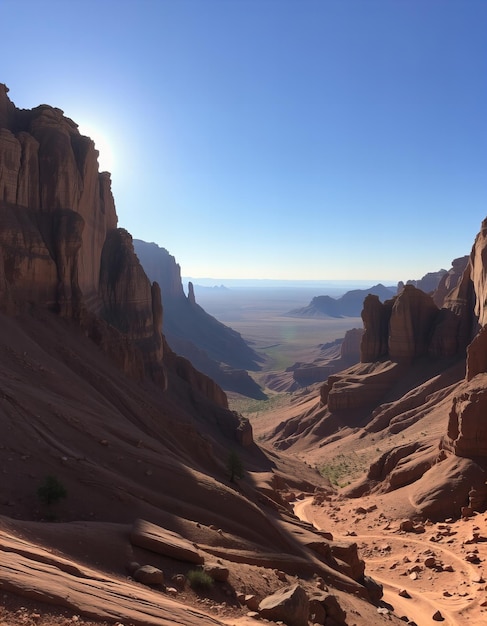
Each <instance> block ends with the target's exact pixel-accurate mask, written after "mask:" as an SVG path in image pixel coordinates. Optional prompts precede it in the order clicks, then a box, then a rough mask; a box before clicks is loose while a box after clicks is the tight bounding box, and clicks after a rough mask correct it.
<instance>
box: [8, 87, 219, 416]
mask: <svg viewBox="0 0 487 626" xmlns="http://www.w3.org/2000/svg"><path fill="white" fill-rule="evenodd" d="M7 91H8V90H7V88H6V87H5V86H4V85H1V86H0V121H1V128H0V219H1V229H0V297H1V307H2V310H3V311H5V312H8V313H16V312H21V311H23V310H25V309H26V307H27V306H33V305H34V306H40V307H45V308H47V309H49V310H52V311H55V312H57V313H59V314H60V315H62V316H63V317H65V318H67V319H73V320H76V321H77V322H78V323H79V324H80V325H81V327H82V328H84V329H85V332H86V333H87V334H88V335H89V336H90V337H91V338H92V339H93V340H94V341H95V342H97V343H98V345H100V346H101V347H102V348H103V349H104V350H105V351H106V352H107V353H109V354H110V355H111V356H112V358H114V359H115V360H116V361H117V362H118V364H119V365H120V366H121V367H122V368H123V370H124V371H125V372H126V373H128V374H130V375H132V376H134V377H136V378H138V379H141V378H142V377H143V376H148V377H149V378H152V380H154V381H155V382H157V384H159V385H161V387H162V388H164V387H165V385H166V375H165V365H164V360H163V359H164V338H163V335H162V319H163V315H162V307H161V293H160V289H159V286H158V285H157V283H155V282H154V283H153V284H152V285H151V283H150V282H149V280H148V278H147V276H146V274H145V272H144V270H143V268H142V266H141V265H140V263H139V260H138V259H137V256H136V255H135V254H134V249H133V243H132V237H131V236H130V235H129V233H127V232H126V231H125V230H123V229H119V228H117V214H116V210H115V203H114V200H113V196H112V193H111V189H110V175H109V174H108V173H106V172H102V173H99V172H98V152H97V150H96V149H95V145H94V143H93V141H92V140H91V139H89V138H88V137H85V136H83V135H81V134H80V133H79V131H78V128H77V125H76V124H75V123H74V122H73V121H72V120H70V119H69V118H67V117H65V116H64V114H63V111H61V110H60V109H57V108H54V107H50V106H47V105H41V106H38V107H36V108H35V109H32V110H19V109H17V108H16V107H15V106H14V105H13V103H12V102H11V101H10V100H9V98H8V96H7ZM179 283H180V281H179ZM179 283H178V281H177V280H175V283H174V284H172V285H170V284H169V285H167V284H165V285H164V288H165V289H167V291H168V292H169V293H170V292H171V290H175V291H177V289H178V287H179V288H180V289H181V291H182V288H181V287H180V284H179ZM173 360H174V359H173ZM187 369H188V368H187V367H185V368H182V367H181V366H180V370H184V371H186V372H187ZM187 378H192V379H193V380H196V379H197V378H198V377H197V376H196V375H192V376H187ZM199 380H200V384H198V385H196V386H197V387H199V389H200V390H201V391H203V390H206V392H210V393H213V394H214V395H213V399H214V400H217V401H218V402H220V403H221V404H223V406H226V399H225V396H224V394H223V393H222V392H221V390H220V391H219V390H218V389H217V388H216V386H215V385H214V383H211V384H210V382H209V380H207V381H206V382H204V381H205V377H204V376H202V377H201V378H200V379H199ZM210 390H211V391H210Z"/></svg>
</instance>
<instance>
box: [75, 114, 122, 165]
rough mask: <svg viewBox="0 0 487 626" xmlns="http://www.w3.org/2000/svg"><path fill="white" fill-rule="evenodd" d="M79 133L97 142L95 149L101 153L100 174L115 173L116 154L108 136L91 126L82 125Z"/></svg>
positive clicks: (99, 155) (99, 158) (99, 159)
mask: <svg viewBox="0 0 487 626" xmlns="http://www.w3.org/2000/svg"><path fill="white" fill-rule="evenodd" d="M79 132H80V133H81V134H82V135H86V136H87V137H90V138H91V139H93V141H94V142H95V148H96V149H97V150H98V153H99V154H98V164H99V166H100V172H110V173H113V170H114V167H115V153H114V150H113V146H112V143H111V142H110V141H109V139H108V138H107V136H106V135H104V134H103V132H101V131H100V130H99V129H98V128H96V127H95V126H93V125H91V124H80V125H79Z"/></svg>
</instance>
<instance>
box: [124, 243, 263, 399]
mask: <svg viewBox="0 0 487 626" xmlns="http://www.w3.org/2000/svg"><path fill="white" fill-rule="evenodd" d="M134 247H135V252H136V254H137V256H138V258H139V259H140V262H141V264H142V267H143V268H144V270H145V272H146V274H147V276H148V277H149V278H150V280H152V281H155V282H157V283H158V284H159V285H160V287H161V290H162V293H163V294H164V302H163V304H164V318H163V322H162V329H163V332H164V335H165V337H166V339H167V341H168V343H169V345H170V346H171V347H172V349H173V350H174V351H175V352H177V353H178V354H180V355H182V356H184V357H185V358H187V359H189V360H190V361H191V363H192V364H193V365H194V366H195V367H196V368H197V369H198V370H199V371H201V372H203V373H204V374H206V375H208V376H210V377H211V378H212V379H213V380H215V381H216V382H217V383H218V384H219V385H221V386H222V387H223V389H225V390H226V391H235V392H237V393H240V394H242V395H246V396H250V397H253V398H263V397H265V396H264V394H263V392H262V391H261V389H260V387H259V386H258V385H257V383H256V382H255V381H254V380H253V379H252V378H251V377H250V376H249V374H248V373H247V370H258V369H259V362H260V357H259V355H258V354H257V353H256V352H254V350H252V349H251V348H250V347H249V346H248V345H247V343H246V342H245V341H244V340H243V339H242V336H241V335H240V334H239V333H237V332H236V331H235V330H233V329H232V328H229V327H228V326H225V325H224V324H222V323H221V322H219V321H218V320H216V319H215V318H214V317H213V316H211V315H209V314H208V313H207V312H206V311H205V310H204V309H203V308H202V307H200V306H199V305H198V304H197V302H196V298H195V295H194V289H193V285H192V283H189V290H188V295H187V296H186V294H185V293H184V290H183V284H182V281H181V270H180V267H179V265H178V264H177V263H176V259H175V258H174V257H173V256H171V255H170V254H169V252H168V251H167V250H165V249H164V248H160V247H159V246H158V245H156V244H155V243H147V242H145V241H141V240H140V239H135V240H134Z"/></svg>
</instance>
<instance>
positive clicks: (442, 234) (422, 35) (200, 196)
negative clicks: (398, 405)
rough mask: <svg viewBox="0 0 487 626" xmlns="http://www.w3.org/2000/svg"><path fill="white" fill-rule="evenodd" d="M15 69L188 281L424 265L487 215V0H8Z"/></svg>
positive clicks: (435, 262)
mask: <svg viewBox="0 0 487 626" xmlns="http://www.w3.org/2000/svg"><path fill="white" fill-rule="evenodd" d="M0 23H2V37H1V38H0V58H1V60H2V61H1V65H0V67H1V70H2V71H1V72H0V82H4V83H6V84H7V86H8V87H9V88H10V93H9V96H10V97H11V99H12V101H13V102H15V104H16V105H17V106H18V107H20V108H31V107H34V106H37V105H38V104H41V103H47V104H51V105H53V106H57V107H59V108H61V109H63V110H64V112H65V114H66V115H67V116H69V117H71V118H72V119H74V120H75V121H76V122H77V123H78V124H79V125H80V130H81V131H82V132H83V133H85V134H88V135H90V136H92V137H93V138H94V140H95V142H96V144H97V147H98V148H99V150H100V152H101V158H100V161H101V165H102V166H103V168H104V169H109V170H110V171H111V172H112V188H113V192H114V196H115V202H116V206H117V212H118V216H119V225H120V226H122V227H124V228H126V229H127V230H129V231H130V232H131V233H132V235H133V236H134V237H136V238H140V239H145V240H147V241H154V242H156V243H158V244H159V245H160V246H163V247H165V248H167V249H168V250H169V251H170V253H171V254H173V255H174V256H175V257H176V259H177V260H178V262H179V263H180V265H181V269H182V273H183V275H186V276H193V277H203V276H214V277H216V278H226V277H233V278H273V279H276V278H282V279H314V280H316V279H336V280H340V279H369V278H370V279H371V280H374V281H375V280H385V281H396V280H407V279H409V278H419V277H421V276H422V275H423V274H425V273H426V272H428V271H433V270H437V269H439V268H441V267H444V268H446V269H448V268H449V266H450V262H451V260H452V259H453V258H456V257H458V256H462V255H464V254H468V253H469V252H470V248H471V246H472V243H473V240H474V237H475V235H476V233H477V232H478V230H479V227H480V223H481V221H482V220H483V219H484V218H485V217H486V216H487V115H486V111H487V2H486V1H485V0H145V1H144V0H130V1H129V0H82V1H80V0H69V2H68V1H65V0H58V1H55V0H43V1H42V2H40V1H39V0H0Z"/></svg>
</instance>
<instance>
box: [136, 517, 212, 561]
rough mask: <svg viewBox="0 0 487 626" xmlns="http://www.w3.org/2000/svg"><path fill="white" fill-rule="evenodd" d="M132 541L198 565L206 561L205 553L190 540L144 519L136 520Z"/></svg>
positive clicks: (147, 548) (137, 544)
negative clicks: (199, 550)
mask: <svg viewBox="0 0 487 626" xmlns="http://www.w3.org/2000/svg"><path fill="white" fill-rule="evenodd" d="M130 541H131V543H132V544H133V545H134V546H139V547H140V548H145V549H146V550H150V551H151V552H157V553H158V554H163V555H164V556H169V557H171V558H172V559H176V560H178V561H187V562H189V563H195V564H197V565H201V564H202V563H204V557H203V555H202V554H201V553H200V552H198V550H197V549H196V548H195V547H194V544H192V543H191V542H190V541H187V540H186V539H184V538H183V537H181V535H178V534H177V533H175V532H172V531H170V530H167V529H165V528H161V527H160V526H156V524H151V523H150V522H147V521H145V520H142V519H138V520H136V521H135V522H134V524H133V526H132V530H131V532H130Z"/></svg>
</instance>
